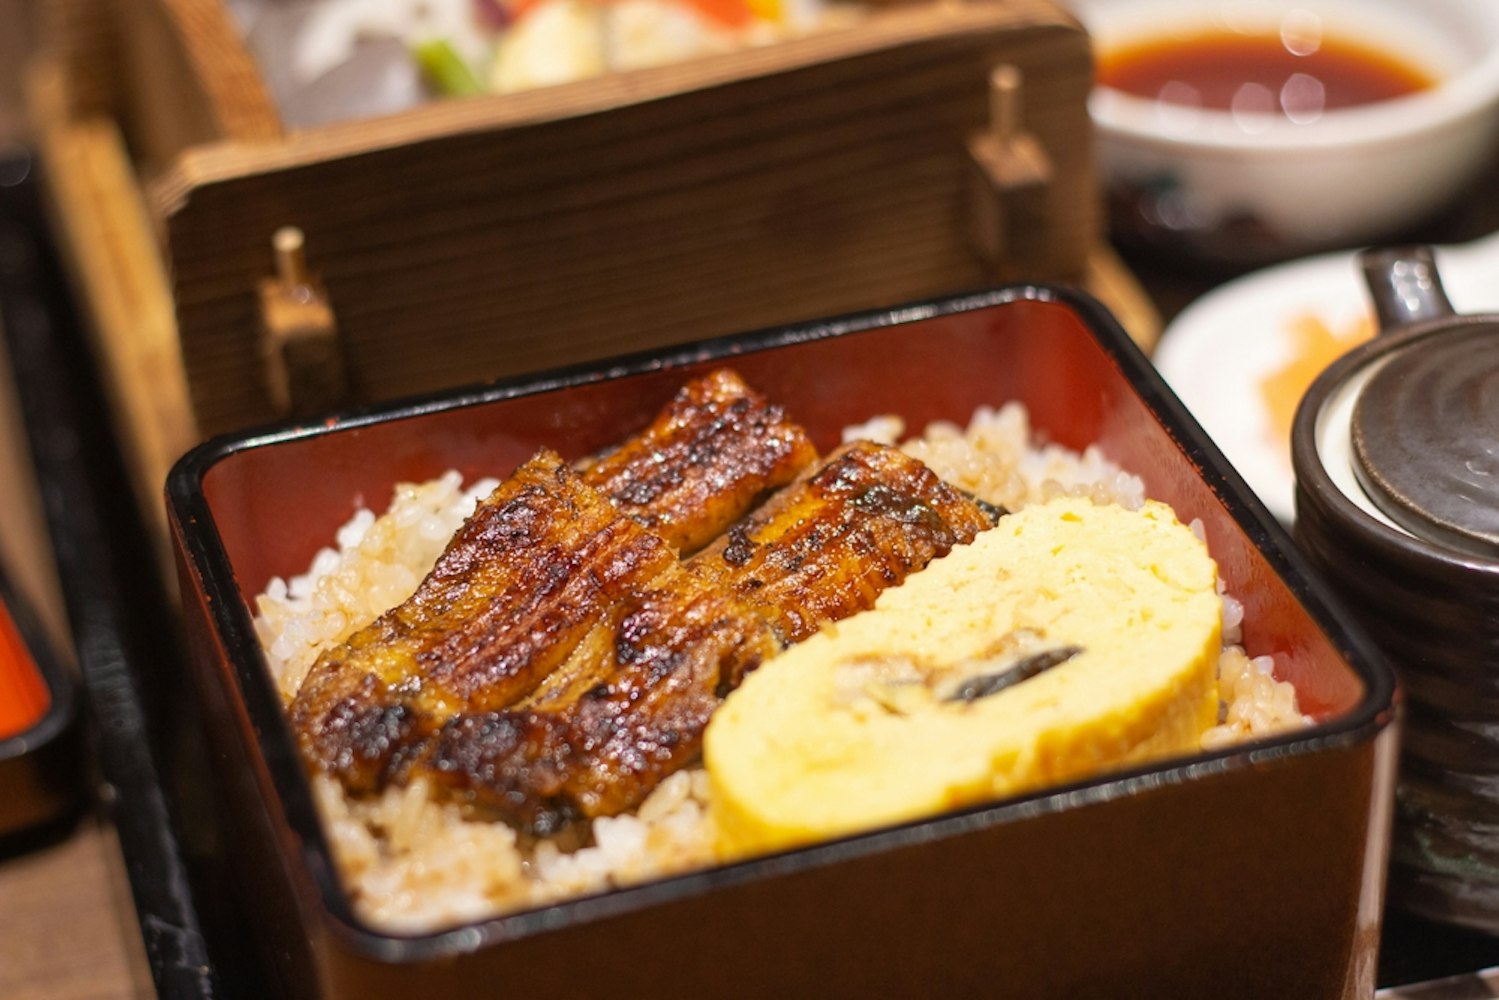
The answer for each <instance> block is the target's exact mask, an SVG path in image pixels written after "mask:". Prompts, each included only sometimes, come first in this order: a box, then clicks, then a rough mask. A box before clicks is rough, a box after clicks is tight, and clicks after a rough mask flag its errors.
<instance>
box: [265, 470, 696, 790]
mask: <svg viewBox="0 0 1499 1000" xmlns="http://www.w3.org/2000/svg"><path fill="white" fill-rule="evenodd" d="M676 566H677V557H676V554H675V553H674V552H672V550H671V548H670V547H669V546H668V545H667V544H666V543H665V542H664V541H662V540H661V538H660V537H659V536H657V535H656V534H654V533H653V532H650V531H647V530H646V529H645V528H644V527H642V526H641V525H640V524H639V523H637V522H636V521H635V520H633V519H631V518H628V517H625V516H623V515H621V514H620V513H619V511H617V510H616V509H615V508H614V506H613V504H611V503H610V502H609V500H608V499H606V498H605V497H604V496H603V495H602V494H600V493H598V492H597V491H596V490H593V489H591V488H589V487H588V486H587V485H585V484H584V483H583V482H582V481H581V480H580V479H579V478H578V475H577V473H575V472H574V471H572V469H571V468H569V467H568V466H567V464H566V463H564V462H563V461H562V459H561V458H560V457H559V456H558V455H556V454H555V453H553V452H549V451H542V452H540V453H538V454H537V455H536V456H535V457H534V458H532V459H530V460H529V461H527V462H525V463H524V464H522V465H521V466H520V468H518V469H517V470H516V471H515V473H514V474H513V475H512V476H511V477H510V478H509V479H507V480H506V481H505V482H504V483H502V484H501V485H500V486H499V487H498V488H497V489H496V490H495V491H494V493H492V494H491V495H490V496H489V497H488V498H487V499H486V500H484V501H483V502H482V503H480V504H479V506H478V507H477V509H476V510H475V511H474V514H473V516H471V517H470V518H469V519H468V521H467V522H465V523H464V525H463V527H461V528H459V529H458V532H457V533H456V534H455V535H454V536H453V540H452V541H451V542H449V543H448V547H447V549H446V550H444V552H443V554H442V555H441V556H440V557H439V558H438V560H437V564H436V565H435V566H434V567H433V569H432V572H431V573H429V574H428V575H427V577H426V579H424V580H423V581H422V582H421V584H420V585H419V586H418V587H417V589H416V592H415V593H414V594H412V596H411V597H409V598H407V600H406V601H405V602H404V603H402V604H400V605H398V606H397V607H395V608H393V609H391V610H390V611H387V612H386V613H385V614H383V615H381V616H380V617H379V618H377V619H375V621H374V622H372V623H371V624H370V625H367V626H366V627H364V628H362V629H360V630H359V631H357V632H355V633H354V634H353V635H352V636H350V637H349V639H348V640H347V641H345V642H344V643H343V644H341V645H339V646H337V647H334V648H332V649H330V650H327V651H325V652H324V653H323V655H322V656H320V657H318V660H317V662H316V663H314V664H313V666H312V669H311V670H310V671H309V672H308V674H307V679H306V680H305V681H303V683H302V686H301V688H300V689H299V690H298V691H297V695H296V697H295V698H294V699H293V700H292V704H291V709H290V716H291V722H292V726H293V728H294V729H295V731H296V732H297V734H298V737H299V740H300V742H301V746H302V750H303V753H304V755H305V757H306V758H307V759H308V760H309V761H310V762H311V763H313V764H315V765H317V766H318V767H320V768H322V769H324V770H326V771H328V772H330V773H332V774H334V775H336V776H337V777H338V778H339V779H340V780H341V781H342V782H343V783H344V786H345V787H346V788H348V789H349V790H351V791H355V792H361V791H372V790H375V789H378V788H379V787H380V786H382V785H383V784H384V783H385V780H386V778H387V777H388V775H389V773H390V772H391V771H392V770H393V769H395V768H396V767H397V765H398V764H399V763H400V761H401V759H402V758H403V757H405V756H409V755H410V754H411V753H412V752H414V748H416V747H417V746H418V745H419V744H420V743H421V742H422V741H423V740H424V739H425V738H426V737H427V736H428V735H429V734H430V732H431V731H432V729H433V728H434V727H435V726H437V725H440V724H441V723H442V722H443V721H445V720H446V719H448V718H450V717H451V716H453V715H454V714H456V713H458V712H464V711H484V710H486V709H497V708H503V707H505V706H507V705H509V704H511V703H513V702H514V701H515V700H516V699H518V698H520V697H522V696H524V695H525V694H527V693H528V692H529V691H530V690H531V689H532V688H534V687H535V686H536V684H537V683H539V682H540V681H541V680H542V678H544V677H545V676H546V675H547V674H549V673H551V671H552V670H553V669H555V668H556V667H557V666H558V665H560V664H561V663H562V662H563V661H564V660H565V659H566V658H567V657H568V656H569V654H571V653H572V651H573V649H574V648H575V647H576V646H578V644H579V643H581V642H582V640H583V638H584V636H585V635H587V634H588V632H589V630H591V629H592V628H594V627H595V626H596V625H597V624H598V623H599V622H600V621H602V620H603V619H604V616H605V614H606V612H607V610H608V609H609V608H610V607H611V606H613V605H614V604H616V603H617V602H619V601H621V600H623V599H624V598H626V597H627V596H629V595H630V594H633V593H636V592H637V591H638V590H639V589H640V588H641V587H643V586H644V585H645V584H647V583H648V582H649V581H651V580H652V579H654V578H655V577H656V576H659V575H660V574H661V573H663V572H665V571H666V570H668V569H672V568H674V567H676Z"/></svg>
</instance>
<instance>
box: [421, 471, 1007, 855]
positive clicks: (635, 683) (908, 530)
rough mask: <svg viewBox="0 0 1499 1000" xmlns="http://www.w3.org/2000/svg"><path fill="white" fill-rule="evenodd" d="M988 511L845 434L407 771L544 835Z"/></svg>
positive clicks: (639, 773) (630, 792) (645, 773)
mask: <svg viewBox="0 0 1499 1000" xmlns="http://www.w3.org/2000/svg"><path fill="white" fill-rule="evenodd" d="M992 524H993V520H992V518H991V516H990V514H989V512H988V511H986V510H985V509H983V508H982V507H980V506H979V505H978V504H976V503H974V502H973V501H971V500H969V499H968V498H967V497H965V496H963V495H962V494H961V493H959V492H958V491H957V490H955V489H953V488H952V487H950V486H948V485H947V484H946V483H944V482H942V480H940V479H939V478H938V477H937V476H936V475H935V474H934V473H932V472H931V470H930V469H928V468H927V467H926V466H925V465H923V464H922V463H921V462H919V461H917V460H916V459H913V458H910V457H909V456H907V455H905V454H903V453H902V452H900V451H898V450H897V449H894V448H890V447H886V446H883V445H875V444H869V443H867V442H864V443H856V444H854V445H850V446H848V447H846V448H844V449H842V450H840V451H839V452H837V453H836V454H835V455H833V456H832V457H831V458H830V459H829V460H828V461H827V462H826V463H825V464H823V465H822V466H820V467H819V468H818V469H817V470H816V471H815V472H813V473H812V474H811V475H809V476H806V477H804V478H803V479H801V480H799V481H798V482H797V483H795V484H793V485H791V486H788V487H787V488H786V489H784V490H783V491H782V492H780V493H779V494H777V495H776V496H775V497H774V498H772V499H771V500H770V501H769V502H768V503H767V504H766V506H765V507H764V508H763V509H762V510H761V511H759V512H757V513H756V514H754V515H753V516H751V517H750V518H749V519H747V520H746V521H745V522H743V523H742V524H741V525H738V526H736V527H735V528H734V529H732V530H731V532H730V533H729V536H728V537H727V538H726V539H723V540H721V541H720V542H718V543H715V544H714V545H712V546H710V547H708V548H707V549H705V550H703V551H702V552H701V553H699V554H698V555H697V556H695V557H694V558H693V559H691V560H689V561H688V562H686V563H685V564H683V566H682V567H681V568H680V569H679V570H678V571H677V572H673V573H666V574H662V575H661V576H658V577H656V578H655V579H654V580H653V581H651V583H650V584H649V585H648V586H647V587H646V588H645V589H643V590H642V591H640V592H637V593H634V594H631V595H629V596H628V597H627V598H626V599H625V600H624V601H622V602H621V603H620V605H619V606H617V607H616V608H615V609H613V611H612V612H611V614H610V615H609V616H608V617H607V618H606V620H605V622H604V623H603V624H601V626H600V627H599V629H597V630H595V632H593V633H591V634H590V636H589V638H588V639H587V640H585V642H584V643H583V644H582V645H581V646H580V647H579V649H580V653H581V655H579V656H575V657H573V658H572V659H571V660H570V661H569V663H568V664H567V665H565V666H564V667H562V668H561V669H559V670H558V671H556V672H555V673H553V674H552V675H551V676H549V677H548V678H547V679H546V680H545V681H543V682H542V684H541V686H540V687H539V688H538V689H537V690H536V691H535V692H534V693H533V694H532V695H530V696H529V697H528V698H527V699H524V700H523V701H522V702H521V703H519V704H518V705H516V706H515V707H514V708H511V709H508V710H503V711H495V712H470V713H465V714H463V715H460V716H457V717H455V718H453V719H452V720H451V721H450V722H449V723H447V724H446V725H445V726H444V727H443V728H442V730H441V731H440V732H439V733H438V735H437V737H436V739H435V740H434V741H433V743H432V745H431V747H430V753H428V754H426V755H424V756H423V757H422V758H421V759H420V760H418V761H415V762H414V763H413V769H414V770H416V771H419V772H421V773H424V774H426V775H428V776H429V777H430V778H431V779H432V780H433V782H434V784H435V785H437V786H438V787H440V788H442V789H443V790H444V791H445V792H447V793H448V794H449V795H451V796H454V797H456V798H457V799H459V800H460V801H462V802H464V803H465V804H467V805H468V806H470V807H471V808H474V809H475V810H477V811H482V812H485V813H488V814H493V815H498V816H501V817H503V818H504V819H506V820H508V821H510V822H512V823H515V824H517V825H518V826H520V827H521V828H522V829H526V830H529V831H531V832H534V833H538V834H549V833H553V832H556V831H557V830H559V829H561V828H562V827H564V826H565V825H566V824H567V823H568V822H570V821H572V820H574V819H577V818H580V817H590V818H591V817H596V816H605V815H612V814H615V813H619V812H622V811H624V810H626V809H629V808H632V807H633V806H635V805H638V804H639V803H640V802H641V801H643V800H644V798H645V797H646V796H647V795H648V794H649V793H650V792H651V790H652V789H654V788H655V787H656V785H657V784H659V782H660V781H661V780H663V779H664V778H665V777H667V776H668V775H669V774H671V773H672V772H674V771H676V770H678V769H680V768H681V767H683V766H686V765H687V764H689V763H691V762H692V761H693V760H695V759H696V758H697V756H698V754H699V752H700V750H701V746H702V738H703V732H704V730H705V729H706V727H707V724H708V719H709V717H710V716H711V715H712V712H713V710H714V709H715V708H716V707H717V705H718V702H719V700H720V699H721V697H722V696H723V695H724V694H726V693H727V692H728V691H729V690H731V689H732V688H733V687H735V686H737V685H738V683H739V681H740V680H741V679H742V677H743V676H744V674H745V673H747V672H748V671H749V670H751V669H754V667H756V666H758V665H759V663H760V662H761V661H762V660H763V659H765V658H766V657H768V656H771V655H773V654H774V653H775V652H776V651H778V650H779V648H781V646H782V645H784V644H789V643H794V642H798V641H800V640H801V639H803V638H805V637H807V636H808V635H811V634H812V633H813V632H815V631H816V630H817V629H818V628H819V627H820V626H821V625H823V624H825V623H827V622H831V621H837V620H839V619H841V618H845V617H847V616H849V615H851V614H853V613H855V612H857V611H861V610H863V609H865V608H868V607H869V606H871V605H872V604H873V603H874V599H875V598H876V597H877V596H878V595H879V593H880V592H881V591H882V590H884V589H885V588H887V587H891V586H895V585H896V584H898V583H900V582H901V581H902V580H904V579H905V578H906V576H908V575H909V574H911V573H913V572H915V571H917V570H919V569H921V568H922V567H923V566H925V565H926V564H927V563H928V562H930V561H931V560H932V559H934V558H937V557H938V556H941V555H943V554H945V553H946V552H947V551H948V550H949V549H951V548H952V547H953V546H954V545H957V544H962V543H965V542H968V541H971V540H972V539H973V538H974V537H975V536H976V535H977V534H978V533H979V532H980V531H982V530H983V529H985V528H987V527H989V526H991V525H992Z"/></svg>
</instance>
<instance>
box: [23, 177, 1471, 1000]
mask: <svg viewBox="0 0 1499 1000" xmlns="http://www.w3.org/2000/svg"><path fill="white" fill-rule="evenodd" d="M18 174H20V175H24V179H23V180H22V181H20V182H19V183H16V184H13V185H10V186H0V328H3V333H4V342H5V347H6V349H8V350H9V351H10V353H11V356H12V361H13V366H14V368H15V372H16V376H17V380H18V382H19V390H20V397H21V403H22V407H23V411H24V415H25V420H26V425H27V432H28V438H29V441H30V445H31V448H32V452H33V460H34V463H35V466H36V472H37V477H38V481H39V483H40V485H41V489H42V494H43V503H44V508H45V512H46V516H47V521H48V525H49V529H50V531H51V535H52V538H53V543H54V548H55V556H56V559H57V563H58V568H59V575H60V577H61V580H62V584H63V589H64V597H65V600H66V603H67V610H68V614H69V619H70V622H71V626H72V630H73V633H74V638H75V642H76V645H77V652H78V659H79V666H80V670H81V675H82V681H83V686H84V689H85V693H86V699H87V701H88V703H89V704H88V708H89V712H88V715H89V723H90V726H91V728H92V730H93V734H94V744H95V747H96V750H97V757H98V768H99V771H100V773H101V775H102V779H103V782H104V786H103V799H104V803H103V804H104V808H105V809H106V811H107V814H108V816H109V818H110V819H111V820H112V821H113V823H114V824H115V826H116V828H117V831H118V835H119V840H120V844H121V848H122V851H123V854H124V861H125V875H126V876H127V878H128V885H129V888H130V893H131V901H132V903H133V906H134V908H135V916H136V918H137V920H138V922H139V925H140V928H141V933H142V937H143V944H144V950H145V955H146V958H147V960H148V963H149V969H150V973H151V978H152V981H153V982H154V985H155V988H156V991H157V995H158V996H159V997H161V998H163V1000H215V998H226V1000H235V998H240V997H246V998H249V997H253V998H262V997H272V996H274V995H275V992H274V986H273V984H272V983H271V982H270V980H269V979H268V977H267V976H266V975H265V974H264V972H263V971H262V968H261V966H260V963H259V961H258V960H257V959H256V957H255V956H254V955H252V954H250V953H249V952H248V950H247V945H246V942H247V941H248V940H249V934H248V929H247V927H246V926H245V917H244V915H243V913H242V912H241V911H240V910H239V908H238V906H237V903H236V901H235V900H234V899H233V898H232V896H230V895H229V893H228V892H227V890H226V889H225V888H224V887H225V886H226V885H227V884H228V878H227V875H226V867H225V864H226V859H225V858H224V857H223V851H222V844H223V839H222V831H221V828H220V826H219V821H218V813H217V803H216V802H215V801H214V799H213V791H212V789H213V786H212V783H211V781H210V780H209V779H208V776H207V771H206V766H205V765H206V762H205V760H204V759H203V754H202V753H201V752H199V749H198V748H199V747H201V746H202V734H201V728H200V727H201V722H200V720H199V719H198V718H197V717H196V716H194V715H193V714H192V705H191V699H188V698H184V697H181V696H180V692H182V691H183V690H185V686H186V684H187V679H186V674H185V666H184V658H183V650H182V649H181V647H180V641H181V628H180V622H179V619H178V616H177V613H176V609H175V604H174V602H173V601H172V600H171V599H170V597H169V591H168V589H167V587H166V584H165V583H164V581H163V579H162V577H161V574H160V564H159V562H158V561H157V559H156V555H155V553H154V552H153V550H152V548H151V545H150V540H149V537H150V536H149V533H148V531H147V529H146V521H145V518H144V517H143V516H142V512H141V511H140V510H139V508H138V507H137V506H136V504H135V502H134V497H133V494H132V493H131V492H130V487H129V481H128V477H127V475H126V472H125V469H124V467H123V464H122V460H121V458H120V450H119V442H118V441H117V440H116V439H115V437H114V433H113V428H112V426H111V422H110V420H109V417H108V415H107V410H106V408H105V406H104V403H103V400H102V394H101V392H100V382H99V379H98V376H97V372H96V370H95V368H94V361H93V358H92V356H91V354H90V351H89V349H88V345H87V343H86V341H85V338H84V337H83V336H82V334H81V332H80V325H79V315H78V312H77V310H76V308H75V302H74V299H73V296H72V294H71V292H70V289H69V287H68V285H67V283H66V280H65V278H64V275H63V273H62V271H61V269H60V266H59V263H58V259H57V255H56V252H55V248H54V246H53V244H52V241H51V239H50V237H49V234H48V231H47V227H46V223H45V219H44V214H43V212H42V210H41V206H40V196H41V191H40V188H41V185H42V184H43V183H44V178H43V176H41V171H40V170H39V169H38V165H37V164H34V163H33V164H30V165H29V169H26V168H25V167H24V166H22V165H19V164H17V163H16V162H14V161H12V162H9V163H6V164H4V165H3V169H0V177H13V176H17V175H18ZM1494 965H1499V939H1496V938H1492V937H1488V936H1485V935H1481V934H1477V933H1474V932H1469V931H1463V930H1457V929H1453V928H1448V927H1443V926H1440V925H1436V924H1431V923H1428V922H1425V921H1422V920H1419V919H1417V918H1413V917H1408V916H1405V915H1402V914H1399V913H1391V914H1389V915H1388V916H1387V919H1386V923H1385V929H1384V935H1383V948H1382V952H1381V956H1380V972H1379V982H1380V984H1381V985H1382V986H1386V985H1393V984H1404V983H1412V982H1415V981H1419V980H1426V979H1432V978H1436V977H1441V976H1449V975H1454V974H1460V973H1467V972H1472V971H1474V970H1477V969H1481V968H1486V967H1490V966H1494ZM1411 995H1423V996H1424V995H1427V994H1425V993H1421V994H1411ZM1443 995H1450V994H1443ZM1464 995H1469V996H1480V995H1487V994H1481V993H1468V994H1464Z"/></svg>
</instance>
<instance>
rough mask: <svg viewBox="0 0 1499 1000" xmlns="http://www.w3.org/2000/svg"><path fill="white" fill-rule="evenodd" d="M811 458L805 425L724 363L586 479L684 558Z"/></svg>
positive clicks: (813, 450)
mask: <svg viewBox="0 0 1499 1000" xmlns="http://www.w3.org/2000/svg"><path fill="white" fill-rule="evenodd" d="M816 460H817V449H816V448H814V447H813V445H812V441H811V439H810V438H809V437H807V432H806V431H804V430H803V429H802V428H801V427H800V426H798V425H797V424H794V423H792V422H791V421H789V420H787V419H786V416H785V413H784V412H783V411H782V409H781V408H780V407H779V406H775V405H772V404H771V403H770V402H769V401H768V400H767V399H766V398H765V397H764V396H762V395H760V394H759V393H757V392H755V391H754V390H753V389H751V388H750V387H749V386H748V385H746V384H745V383H744V380H743V379H741V378H740V377H739V376H738V375H737V374H735V373H734V372H733V371H730V370H729V369H727V368H721V369H718V370H717V371H714V372H711V373H709V374H708V375H705V376H703V377H702V378H699V379H694V380H693V381H691V382H689V383H687V384H686V385H684V386H683V387H682V388H681V389H680V390H679V391H678V392H677V394H676V396H675V397H674V398H673V399H672V400H671V402H670V403H668V404H667V405H666V407H665V408H664V409H663V410H662V411H661V413H660V414H658V415H657V417H656V419H655V421H653V422H652V423H651V425H650V426H649V427H647V428H646V429H645V430H644V431H643V432H641V433H640V434H637V435H635V436H634V437H632V438H630V439H629V440H628V441H626V442H625V443H624V444H622V445H620V446H619V447H618V448H616V449H615V450H614V451H612V452H609V453H608V454H606V455H604V456H602V457H601V458H599V459H598V460H597V461H595V462H593V463H592V464H590V465H589V466H588V467H587V468H585V469H584V472H583V481H584V482H586V483H588V485H590V486H592V487H594V488H595V489H598V490H599V491H601V492H602V493H605V494H607V495H608V497H609V498H610V499H611V500H613V501H614V503H615V506H617V507H619V509H620V510H622V511H624V512H625V513H627V514H631V515H633V516H635V517H636V518H638V519H639V520H640V522H641V523H642V524H644V525H645V526H646V527H648V528H650V529H651V530H652V531H654V532H656V533H657V534H658V535H660V536H661V537H662V538H664V539H665V540H666V542H667V544H668V545H670V546H672V547H673V548H675V549H677V550H678V551H679V552H681V553H683V554H684V555H685V554H688V553H691V552H694V551H696V550H697V549H699V548H701V547H702V546H704V545H706V544H707V543H708V542H709V541H711V540H712V539H713V538H715V537H717V536H718V535H720V534H722V533H723V531H724V529H725V528H727V527H728V526H729V525H730V524H732V523H733V522H734V521H735V520H736V519H738V518H739V517H740V516H741V515H743V514H744V513H745V512H746V511H748V510H750V508H752V507H753V506H754V505H755V504H756V503H757V502H758V501H759V500H760V499H761V498H763V497H764V496H765V495H766V494H767V493H769V492H770V491H771V490H773V489H775V488H776V487H778V486H782V485H784V484H786V483H789V482H791V480H792V479H794V478H796V475H797V474H798V473H799V472H801V471H802V470H803V469H805V468H806V467H807V466H809V465H811V464H812V463H813V462H815V461H816Z"/></svg>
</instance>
